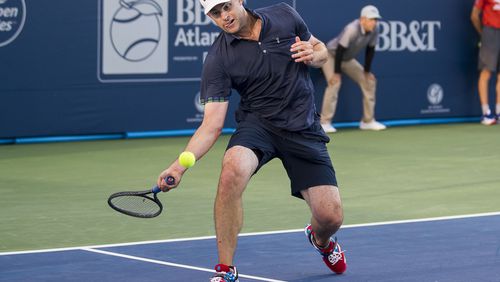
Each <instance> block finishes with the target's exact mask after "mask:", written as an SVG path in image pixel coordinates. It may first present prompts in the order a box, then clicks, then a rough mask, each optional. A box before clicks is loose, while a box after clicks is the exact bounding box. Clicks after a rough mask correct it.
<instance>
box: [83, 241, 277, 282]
mask: <svg viewBox="0 0 500 282" xmlns="http://www.w3.org/2000/svg"><path fill="white" fill-rule="evenodd" d="M80 250H83V251H88V252H92V253H98V254H102V255H107V256H114V257H120V258H125V259H130V260H138V261H142V262H148V263H155V264H160V265H165V266H171V267H177V268H184V269H189V270H197V271H204V272H210V273H215V270H212V269H209V268H203V267H197V266H191V265H187V264H179V263H173V262H167V261H162V260H156V259H149V258H143V257H138V256H131V255H125V254H121V253H116V252H110V251H104V250H96V249H92V248H81V249H80ZM238 276H239V277H242V278H248V279H253V280H259V281H267V282H285V281H283V280H276V279H271V278H265V277H260V276H253V275H246V274H241V273H239V274H238Z"/></svg>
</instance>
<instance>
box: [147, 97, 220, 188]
mask: <svg viewBox="0 0 500 282" xmlns="http://www.w3.org/2000/svg"><path fill="white" fill-rule="evenodd" d="M228 106H229V102H211V103H207V104H205V112H204V117H203V122H202V123H201V125H200V127H198V129H197V130H196V132H195V133H194V135H193V136H192V137H191V139H190V140H189V142H188V144H187V146H186V148H185V149H184V151H189V152H192V153H193V154H194V155H195V157H196V160H199V159H200V158H201V157H203V155H205V154H206V153H207V152H208V151H209V150H210V148H212V146H213V145H214V144H215V142H216V141H217V139H218V138H219V136H220V134H221V132H222V128H223V127H224V120H225V119H226V114H227V110H228ZM186 170H187V169H186V168H184V167H183V166H181V165H180V164H179V160H178V159H176V160H175V161H174V162H173V163H172V164H171V165H170V166H169V167H168V168H167V169H165V170H164V171H163V172H162V173H160V175H159V176H158V180H157V185H158V186H159V187H160V188H161V189H162V190H165V189H172V188H175V187H176V186H177V185H178V184H179V182H180V180H181V178H182V175H183V174H184V172H185V171H186ZM167 176H172V177H174V178H175V180H176V183H175V184H174V185H167V184H166V183H165V181H164V180H163V179H164V178H165V177H167Z"/></svg>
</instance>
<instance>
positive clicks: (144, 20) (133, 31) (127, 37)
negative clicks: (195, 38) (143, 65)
mask: <svg viewBox="0 0 500 282" xmlns="http://www.w3.org/2000/svg"><path fill="white" fill-rule="evenodd" d="M120 5H121V6H122V7H121V8H120V9H118V11H117V12H116V14H115V15H114V17H113V21H112V23H111V43H112V44H113V47H114V48H115V50H116V52H117V53H118V54H119V55H120V56H121V57H122V58H124V59H125V60H129V61H142V60H144V59H147V58H148V57H149V56H151V54H153V52H154V51H155V50H156V48H157V47H158V43H159V41H160V37H161V33H160V31H161V25H160V19H159V17H161V15H162V9H161V7H160V6H159V5H158V4H157V3H156V2H154V1H149V0H139V1H132V2H125V1H120Z"/></svg>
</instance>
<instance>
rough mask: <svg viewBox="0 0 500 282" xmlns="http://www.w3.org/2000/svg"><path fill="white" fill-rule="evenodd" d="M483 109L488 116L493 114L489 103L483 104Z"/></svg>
mask: <svg viewBox="0 0 500 282" xmlns="http://www.w3.org/2000/svg"><path fill="white" fill-rule="evenodd" d="M481 109H483V115H485V116H487V115H490V114H491V111H490V106H489V105H488V104H486V105H481Z"/></svg>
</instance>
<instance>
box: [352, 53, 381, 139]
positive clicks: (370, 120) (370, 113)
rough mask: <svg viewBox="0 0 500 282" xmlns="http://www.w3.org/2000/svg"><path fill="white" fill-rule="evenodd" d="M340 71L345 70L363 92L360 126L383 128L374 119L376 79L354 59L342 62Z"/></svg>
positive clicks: (362, 127)
mask: <svg viewBox="0 0 500 282" xmlns="http://www.w3.org/2000/svg"><path fill="white" fill-rule="evenodd" d="M342 71H343V72H345V74H346V75H347V76H349V77H350V78H351V79H352V80H354V82H356V83H357V84H358V85H359V87H360V88H361V92H362V93H363V118H362V120H361V122H360V128H361V129H366V130H384V129H386V126H385V125H383V124H382V123H380V122H378V121H376V120H375V100H376V99H375V92H376V88H377V81H376V80H375V78H374V77H373V79H370V77H369V75H368V74H367V73H365V71H364V68H363V66H362V65H361V64H360V63H359V62H358V61H356V60H355V59H352V60H349V61H347V62H344V63H343V66H342Z"/></svg>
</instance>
